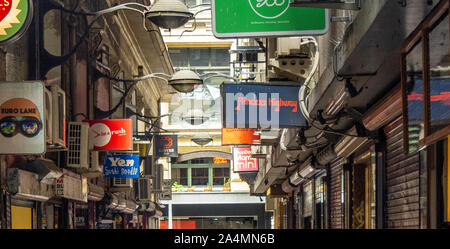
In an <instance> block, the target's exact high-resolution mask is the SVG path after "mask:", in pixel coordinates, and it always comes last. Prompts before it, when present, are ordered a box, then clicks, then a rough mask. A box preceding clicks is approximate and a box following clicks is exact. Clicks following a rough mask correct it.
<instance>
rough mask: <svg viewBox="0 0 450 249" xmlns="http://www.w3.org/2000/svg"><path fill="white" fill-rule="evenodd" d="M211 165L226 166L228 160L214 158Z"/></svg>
mask: <svg viewBox="0 0 450 249" xmlns="http://www.w3.org/2000/svg"><path fill="white" fill-rule="evenodd" d="M213 163H214V164H227V163H228V159H226V158H221V157H214V158H213Z"/></svg>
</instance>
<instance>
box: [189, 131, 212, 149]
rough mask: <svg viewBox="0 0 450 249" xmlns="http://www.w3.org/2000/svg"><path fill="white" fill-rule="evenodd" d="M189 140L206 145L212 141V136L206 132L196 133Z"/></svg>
mask: <svg viewBox="0 0 450 249" xmlns="http://www.w3.org/2000/svg"><path fill="white" fill-rule="evenodd" d="M191 140H192V142H194V143H196V144H198V145H200V146H203V145H207V144H209V143H210V142H212V141H213V139H212V137H210V136H209V135H207V134H199V135H196V136H194V137H193V138H192V139H191Z"/></svg>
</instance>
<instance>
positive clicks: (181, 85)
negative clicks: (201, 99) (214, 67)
mask: <svg viewBox="0 0 450 249" xmlns="http://www.w3.org/2000/svg"><path fill="white" fill-rule="evenodd" d="M201 84H203V80H202V79H200V77H199V76H198V75H197V74H196V73H195V72H192V71H189V70H181V71H178V72H176V73H174V74H173V76H172V78H171V79H169V85H171V86H172V87H173V88H175V90H177V91H179V92H182V93H187V92H192V91H194V89H195V88H196V87H197V86H198V85H201Z"/></svg>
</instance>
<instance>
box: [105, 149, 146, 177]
mask: <svg viewBox="0 0 450 249" xmlns="http://www.w3.org/2000/svg"><path fill="white" fill-rule="evenodd" d="M103 174H104V175H105V177H107V178H138V177H139V155H112V156H107V157H106V162H105V164H104V167H103Z"/></svg>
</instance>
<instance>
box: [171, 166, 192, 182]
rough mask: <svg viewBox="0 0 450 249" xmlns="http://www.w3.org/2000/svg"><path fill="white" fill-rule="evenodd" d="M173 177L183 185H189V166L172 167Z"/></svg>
mask: <svg viewBox="0 0 450 249" xmlns="http://www.w3.org/2000/svg"><path fill="white" fill-rule="evenodd" d="M172 179H174V180H175V181H177V182H178V183H179V184H181V185H183V186H187V185H188V169H187V168H181V169H172Z"/></svg>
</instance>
